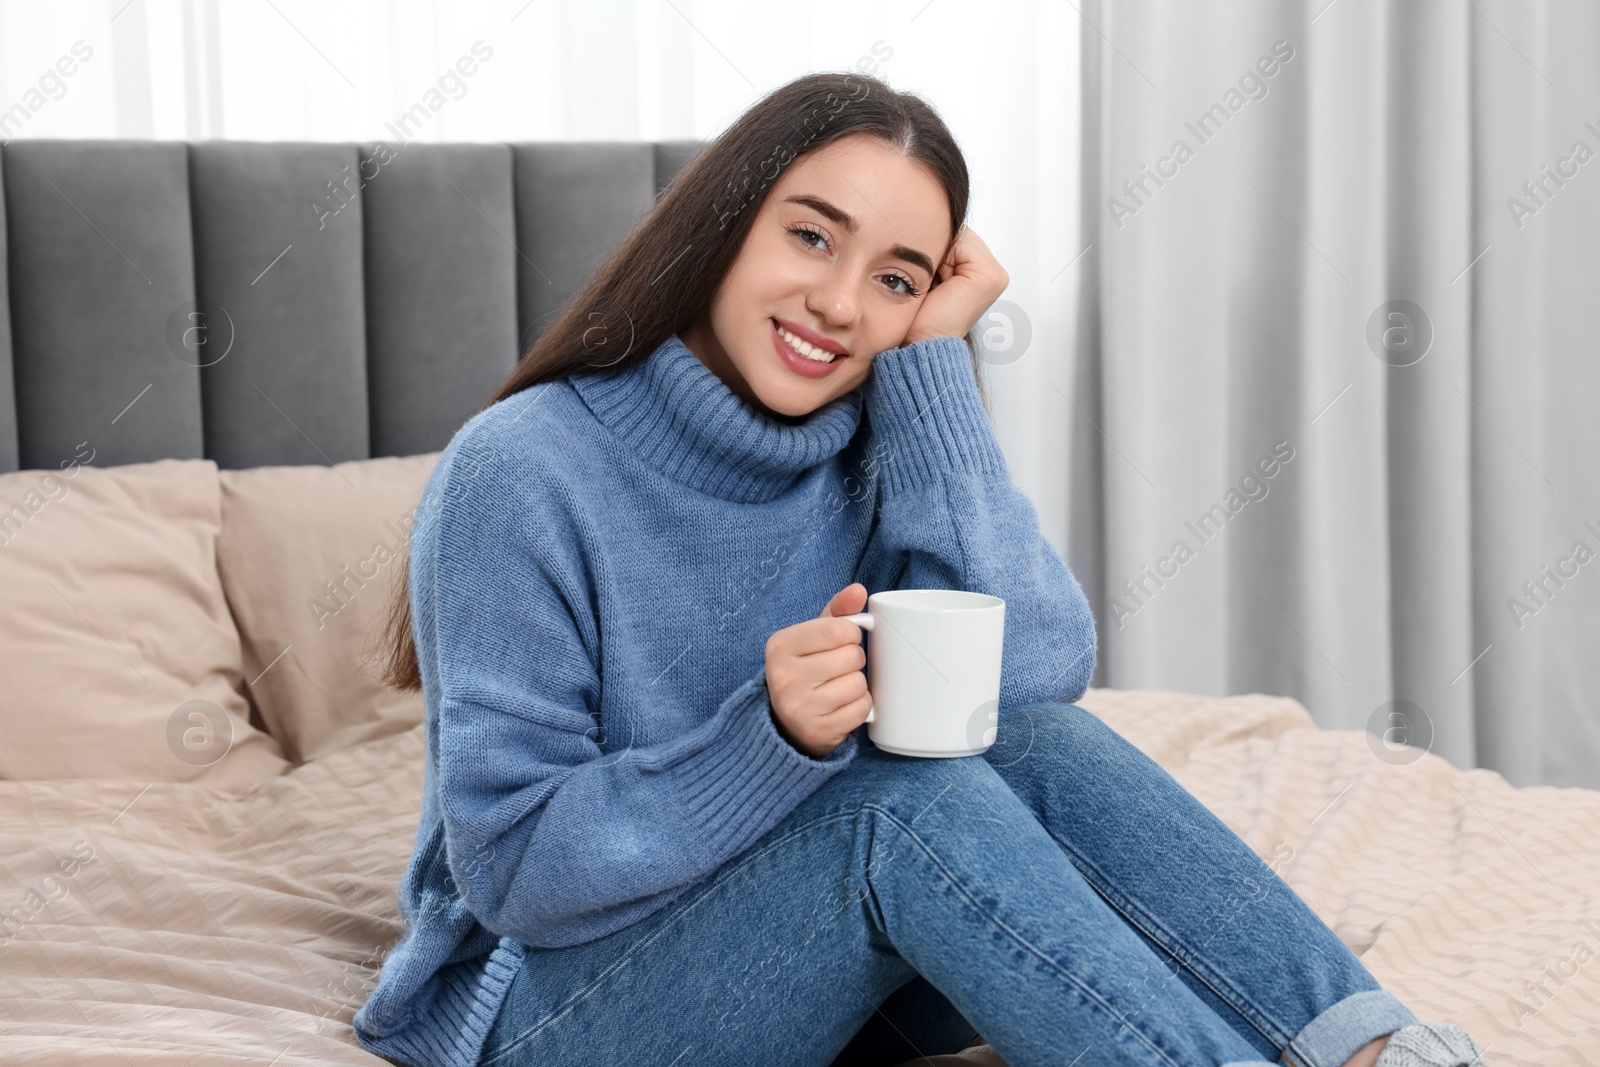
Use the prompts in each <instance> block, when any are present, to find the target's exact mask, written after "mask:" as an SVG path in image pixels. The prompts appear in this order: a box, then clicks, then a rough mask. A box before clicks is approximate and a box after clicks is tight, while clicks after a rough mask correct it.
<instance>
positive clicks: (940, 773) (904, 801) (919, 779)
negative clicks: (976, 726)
mask: <svg viewBox="0 0 1600 1067" xmlns="http://www.w3.org/2000/svg"><path fill="white" fill-rule="evenodd" d="M846 775H849V776H850V777H851V778H852V779H853V781H852V783H851V788H850V790H849V796H848V798H847V799H846V801H845V803H846V804H847V805H848V806H849V807H850V808H852V809H853V810H854V811H856V812H858V813H859V812H861V811H865V810H868V809H874V810H878V811H881V812H886V813H890V814H894V815H896V816H901V815H903V816H905V817H906V818H907V819H910V818H914V817H915V816H916V815H917V814H918V813H919V812H921V811H923V810H924V809H925V808H926V807H927V805H929V804H930V803H932V802H933V801H934V800H936V799H939V800H941V802H942V801H945V800H952V799H957V798H960V799H962V800H964V801H966V802H969V803H970V802H973V801H976V800H978V799H979V798H980V797H982V796H983V795H984V794H986V793H996V792H997V791H999V790H1003V789H1005V788H1006V786H1005V783H1004V782H1003V781H1002V780H1001V779H1000V778H999V776H998V775H996V774H995V771H994V768H992V767H991V766H989V764H988V763H986V762H985V761H984V760H983V759H982V758H981V757H979V756H963V757H958V758H952V759H931V758H927V759H925V758H919V757H915V756H901V755H897V754H895V753H892V752H885V751H883V750H882V749H879V748H875V747H872V746H868V747H866V748H863V749H862V750H861V752H860V753H858V754H857V756H856V758H855V759H854V760H853V761H852V765H851V767H850V768H849V769H848V770H847V771H846V772H845V773H844V774H840V775H838V776H836V778H835V779H834V780H835V781H836V780H838V779H842V778H845V777H846ZM824 788H826V787H824Z"/></svg>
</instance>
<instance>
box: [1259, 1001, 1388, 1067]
mask: <svg viewBox="0 0 1600 1067" xmlns="http://www.w3.org/2000/svg"><path fill="white" fill-rule="evenodd" d="M1416 1021H1417V1017H1416V1016H1415V1015H1414V1014H1412V1012H1411V1009H1410V1008H1408V1007H1406V1006H1405V1005H1404V1004H1402V1003H1400V1001H1399V1000H1398V999H1397V998H1396V997H1395V996H1394V994H1392V993H1389V992H1388V991H1387V990H1383V989H1367V990H1363V991H1362V992H1360V993H1352V994H1350V995H1349V996H1348V997H1345V998H1344V999H1343V1000H1341V1001H1339V1002H1338V1003H1337V1004H1335V1005H1334V1006H1333V1007H1331V1008H1329V1009H1327V1010H1326V1011H1324V1012H1323V1013H1322V1014H1320V1015H1318V1016H1317V1017H1316V1018H1315V1019H1312V1020H1311V1021H1310V1022H1309V1023H1306V1025H1305V1029H1303V1030H1301V1031H1300V1032H1299V1033H1298V1034H1296V1035H1295V1036H1294V1040H1292V1041H1290V1042H1289V1047H1288V1048H1286V1049H1284V1050H1283V1055H1282V1056H1281V1057H1280V1058H1279V1060H1278V1062H1279V1063H1283V1064H1286V1065H1287V1067H1341V1065H1342V1064H1344V1063H1345V1062H1346V1061H1347V1060H1349V1059H1350V1057H1351V1056H1354V1055H1355V1054H1356V1050H1358V1049H1360V1048H1361V1047H1362V1046H1364V1045H1366V1043H1367V1042H1369V1041H1373V1040H1376V1039H1377V1038H1380V1037H1383V1036H1385V1035H1387V1034H1392V1033H1394V1032H1395V1031H1396V1030H1398V1029H1400V1028H1401V1027H1402V1026H1410V1025H1411V1024H1412V1023H1414V1022H1416Z"/></svg>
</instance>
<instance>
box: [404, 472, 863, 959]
mask: <svg viewBox="0 0 1600 1067" xmlns="http://www.w3.org/2000/svg"><path fill="white" fill-rule="evenodd" d="M441 458H442V459H443V457H441ZM520 463H521V460H520V459H519V460H513V461H512V462H511V463H501V462H498V461H494V462H492V463H491V464H489V465H477V466H472V464H470V463H468V464H462V463H461V462H460V461H459V460H458V461H457V463H456V464H455V465H454V466H455V467H456V468H460V467H463V466H472V469H471V470H470V472H469V473H466V474H463V473H462V471H461V470H459V469H453V470H451V471H449V472H447V473H446V474H445V476H444V479H443V481H442V483H441V485H440V492H439V493H437V494H436V508H437V510H436V513H435V521H434V523H433V524H432V526H431V528H429V529H427V531H426V536H425V537H423V536H419V538H418V543H417V545H416V546H415V547H414V553H416V552H425V553H430V554H431V559H430V561H429V565H426V566H423V567H420V568H418V569H417V573H416V574H415V575H414V576H413V587H412V598H413V604H414V605H416V606H417V609H418V612H419V614H425V615H426V617H425V618H419V619H418V620H417V623H416V626H417V631H416V632H417V634H418V646H419V654H422V655H428V654H430V652H434V651H436V655H437V660H436V672H437V692H438V733H437V741H436V743H435V745H434V746H433V750H432V752H430V759H431V760H432V761H434V773H435V774H436V776H437V783H438V795H439V798H440V808H441V812H442V819H443V823H444V827H445V854H446V862H447V863H448V866H449V870H450V874H451V877H452V879H453V880H454V882H455V884H456V885H457V886H458V887H459V889H460V892H461V896H462V899H463V900H464V902H465V903H466V905H467V907H468V908H470V909H471V911H472V912H473V914H474V915H475V916H476V917H477V918H478V921H479V922H481V923H482V924H483V926H484V927H485V928H487V929H488V930H490V931H491V932H492V933H494V934H496V935H500V936H505V935H510V936H512V937H515V938H516V939H517V940H519V941H521V942H523V943H524V944H526V945H529V946H532V947H536V948H557V947H565V946H568V945H575V944H582V943H584V942H587V941H591V940H594V939H595V938H598V937H602V936H604V935H606V934H608V933H611V932H613V931H615V930H619V929H622V928H624V927H626V926H629V925H631V924H632V923H634V922H636V921H638V920H640V919H643V918H645V917H646V916H648V915H650V914H651V913H653V912H654V911H656V910H658V909H659V908H660V907H662V906H664V905H665V904H667V903H668V902H669V901H670V900H671V899H672V898H673V897H675V896H677V895H678V894H679V893H680V892H681V891H682V890H684V889H686V888H687V887H689V886H691V885H693V884H694V883H696V882H698V881H700V880H701V879H702V878H704V877H705V876H707V875H709V874H711V873H712V872H714V871H715V870H716V869H717V868H718V867H719V866H720V865H721V864H722V863H723V862H724V861H726V860H727V859H729V858H730V857H733V856H735V855H737V854H738V853H740V852H741V851H743V850H744V849H745V848H747V847H748V846H749V845H750V844H752V843H753V842H754V841H755V840H756V839H757V838H758V837H759V836H760V835H761V834H763V833H765V832H766V831H767V830H768V829H770V828H771V827H772V826H774V825H775V824H776V823H778V822H779V821H780V820H781V819H782V818H783V817H784V816H785V815H787V814H788V813H789V812H790V811H792V810H793V809H794V808H795V807H796V806H797V805H798V804H799V803H800V802H801V801H802V800H803V799H805V798H806V797H807V796H808V795H810V794H811V793H812V792H814V791H815V790H816V789H817V788H818V787H819V786H820V785H821V784H822V783H823V782H824V781H826V780H827V779H828V778H830V777H831V776H832V775H834V774H835V773H837V772H838V771H840V770H842V769H843V768H844V767H845V766H846V765H847V764H848V763H849V761H850V760H851V759H852V758H853V756H854V755H855V753H856V750H857V748H858V745H859V742H858V740H857V739H856V738H855V737H854V736H853V735H852V736H851V737H848V738H847V739H846V740H845V741H844V742H843V743H841V744H840V745H839V746H838V747H837V748H835V749H834V750H833V751H832V752H830V753H829V754H828V755H827V756H825V757H823V758H821V759H813V758H812V757H810V756H808V755H806V754H804V753H802V752H800V751H799V750H797V749H795V748H794V747H793V746H791V745H790V744H789V743H788V742H787V741H785V740H784V739H783V738H782V736H780V735H779V734H778V732H777V729H776V727H775V725H774V723H773V721H772V713H771V703H770V699H769V696H768V692H767V687H766V679H765V676H764V672H758V673H757V674H756V675H754V676H753V677H751V678H749V679H748V680H746V681H745V682H744V683H743V684H741V685H740V686H739V687H738V688H737V689H736V690H735V691H734V692H732V693H730V694H729V695H728V696H727V697H726V698H725V699H724V700H723V701H722V703H721V704H720V705H719V706H718V707H717V708H715V709H714V710H712V711H711V712H710V713H709V715H708V716H707V717H706V718H705V719H704V721H703V722H701V723H700V724H699V725H697V726H695V727H694V728H692V729H689V730H687V731H685V732H683V733H681V734H679V735H678V736H674V737H671V738H668V739H665V740H661V741H658V742H655V743H649V744H639V745H635V744H633V743H632V741H631V738H627V737H617V738H607V739H605V742H604V747H602V742H601V741H599V740H597V738H596V734H597V732H598V731H599V729H600V727H599V726H598V724H597V721H596V719H595V718H594V713H595V712H597V711H598V709H599V707H600V686H601V678H600V676H599V674H598V672H597V668H596V662H597V654H598V623H599V620H598V619H597V618H596V617H595V614H594V612H593V610H592V604H593V603H594V596H593V590H592V589H591V588H590V587H589V586H590V582H591V580H592V578H593V573H592V571H588V570H587V569H586V568H585V566H584V563H583V559H582V550H581V548H579V547H578V546H577V544H576V542H577V540H578V538H577V535H576V533H575V532H574V531H573V530H571V529H566V528H563V525H562V520H561V516H560V512H561V510H562V509H561V508H560V507H559V506H552V504H551V500H552V499H556V498H559V497H560V495H561V490H560V488H559V486H557V485H554V484H540V483H542V482H545V481H546V480H545V479H543V478H540V477H538V476H536V475H533V474H531V473H530V472H529V471H527V470H520V471H518V470H516V469H515V468H517V467H519V466H520ZM568 525H569V526H570V525H571V524H568ZM418 527H419V531H421V530H422V529H423V524H422V523H421V522H419V524H418ZM414 558H415V555H414ZM424 576H426V577H424ZM430 639H431V641H432V642H433V647H432V649H428V648H426V647H425V646H426V645H427V643H428V642H429V640H430ZM639 717H640V719H642V720H648V719H649V718H650V716H649V714H648V712H647V711H646V710H645V709H641V714H640V716H639Z"/></svg>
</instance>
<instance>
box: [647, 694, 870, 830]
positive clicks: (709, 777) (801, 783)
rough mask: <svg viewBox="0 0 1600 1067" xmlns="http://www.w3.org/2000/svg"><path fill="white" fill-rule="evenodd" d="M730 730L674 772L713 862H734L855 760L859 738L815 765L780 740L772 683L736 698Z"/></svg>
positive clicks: (727, 712)
mask: <svg viewBox="0 0 1600 1067" xmlns="http://www.w3.org/2000/svg"><path fill="white" fill-rule="evenodd" d="M722 711H723V712H724V714H723V716H722V718H723V721H724V722H725V723H726V727H725V729H724V730H723V731H722V732H721V733H720V734H718V735H717V736H716V738H715V739H714V740H713V741H712V742H711V744H709V745H707V746H706V747H705V748H703V749H701V750H700V751H699V752H696V753H695V754H694V755H692V756H689V757H688V758H686V759H685V760H683V762H681V763H680V764H678V765H677V766H676V767H675V768H674V770H675V772H676V773H677V774H679V775H680V776H681V777H682V780H683V781H684V783H685V784H684V785H683V787H682V788H681V789H680V790H679V801H680V805H681V807H680V809H679V810H680V813H681V815H682V817H683V818H684V819H685V820H686V821H687V823H688V825H689V827H690V829H691V832H694V831H696V830H698V834H697V835H696V836H698V837H699V839H700V840H701V841H703V842H704V843H705V845H706V847H707V848H708V849H709V852H710V855H711V856H712V857H715V858H717V859H718V860H721V859H723V858H726V857H729V856H733V855H736V854H737V853H739V852H740V851H742V850H743V849H744V848H745V847H746V846H748V845H749V844H750V843H751V842H753V841H754V840H755V839H756V838H758V837H760V836H761V835H762V834H763V833H765V832H766V831H767V830H768V829H770V828H771V827H772V826H773V825H775V824H776V823H778V822H779V821H780V820H781V819H782V818H783V817H784V816H785V815H787V814H789V812H791V811H793V810H794V809H795V807H796V806H798V805H799V803H800V802H801V801H802V800H804V799H805V798H806V797H808V796H810V795H811V794H812V793H813V792H815V791H816V789H817V787H818V786H820V785H821V784H822V783H823V782H825V781H827V780H828V779H829V778H831V777H833V776H834V775H835V774H837V773H838V772H839V771H841V770H842V769H844V767H845V765H846V764H848V763H849V762H850V760H851V759H852V758H854V756H855V754H856V750H857V748H858V747H859V742H858V741H857V740H856V737H855V735H854V734H852V735H850V736H849V737H846V738H845V739H844V741H843V742H841V743H840V744H839V746H838V747H837V748H835V749H834V750H833V751H832V752H830V753H828V754H827V755H826V756H824V757H822V758H821V759H812V758H811V757H810V756H807V755H806V754H805V753H803V752H801V751H800V750H799V749H797V748H795V747H794V746H793V745H791V744H789V742H788V741H785V740H784V739H783V735H781V734H779V733H778V728H777V726H776V724H774V723H773V721H772V703H771V698H770V694H769V693H768V691H767V680H766V675H765V674H764V673H763V674H758V675H756V677H755V678H753V679H751V680H750V681H748V682H746V683H745V684H744V685H742V686H740V687H739V688H738V689H737V690H735V691H734V693H733V695H732V696H730V697H729V698H728V701H727V704H726V706H725V707H724V708H723V709H722Z"/></svg>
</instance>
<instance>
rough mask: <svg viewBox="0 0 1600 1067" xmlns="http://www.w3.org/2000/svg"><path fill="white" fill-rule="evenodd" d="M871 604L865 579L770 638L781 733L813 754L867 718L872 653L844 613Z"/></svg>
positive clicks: (770, 688)
mask: <svg viewBox="0 0 1600 1067" xmlns="http://www.w3.org/2000/svg"><path fill="white" fill-rule="evenodd" d="M866 606H867V587H866V586H864V585H862V584H861V583H860V582H854V583H852V584H850V585H847V586H845V587H844V588H843V589H841V590H839V591H838V592H837V593H835V594H834V595H833V599H831V600H829V601H828V606H827V607H825V608H823V609H822V614H821V615H819V616H818V617H817V618H815V619H807V620H806V621H805V622H797V623H795V624H794V625H793V626H785V627H784V628H783V629H781V630H779V631H777V632H776V633H774V634H773V635H772V636H771V637H769V638H767V693H768V695H769V696H770V697H771V700H772V719H773V725H774V726H776V727H777V729H778V734H779V735H780V736H781V737H782V738H783V739H784V740H785V741H787V742H789V744H791V745H793V746H794V747H795V748H796V749H798V750H799V751H801V752H804V753H805V754H806V755H808V756H810V757H811V758H812V759H820V758H822V757H823V756H826V755H827V754H828V753H830V752H832V751H833V750H834V749H836V748H838V747H839V746H840V745H841V744H843V743H844V740H845V738H847V737H849V736H850V732H851V731H852V730H854V729H855V728H856V727H858V726H860V725H861V724H862V723H863V722H865V721H866V720H867V713H868V712H870V711H871V710H872V694H871V693H869V692H868V691H867V676H866V675H865V674H863V673H862V672H861V668H863V667H865V666H866V665H867V653H866V650H865V649H864V648H862V647H861V627H859V626H857V625H856V624H855V623H853V622H848V621H846V620H845V619H843V618H840V616H843V615H853V614H855V613H856V612H859V611H861V610H862V609H863V608H865V607H866Z"/></svg>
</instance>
